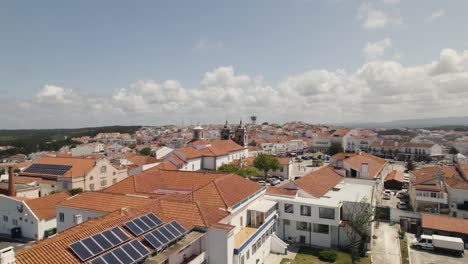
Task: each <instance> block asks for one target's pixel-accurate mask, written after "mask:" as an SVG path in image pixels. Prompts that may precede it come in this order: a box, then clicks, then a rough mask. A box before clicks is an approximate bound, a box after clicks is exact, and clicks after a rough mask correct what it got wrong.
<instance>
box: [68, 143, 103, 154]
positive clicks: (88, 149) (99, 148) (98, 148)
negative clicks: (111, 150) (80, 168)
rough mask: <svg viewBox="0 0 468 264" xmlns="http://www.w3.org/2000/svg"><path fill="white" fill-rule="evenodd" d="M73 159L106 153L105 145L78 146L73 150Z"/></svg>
mask: <svg viewBox="0 0 468 264" xmlns="http://www.w3.org/2000/svg"><path fill="white" fill-rule="evenodd" d="M70 151H71V155H72V157H80V156H85V155H89V154H93V153H101V152H104V151H105V145H104V144H103V143H89V144H83V145H79V146H76V147H74V148H72V149H71V150H70Z"/></svg>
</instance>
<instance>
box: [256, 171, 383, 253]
mask: <svg viewBox="0 0 468 264" xmlns="http://www.w3.org/2000/svg"><path fill="white" fill-rule="evenodd" d="M373 192H374V184H373V182H370V181H362V180H361V181H359V180H354V181H352V180H349V181H348V180H347V179H346V178H344V177H343V176H342V175H340V172H339V171H338V172H337V171H335V170H334V169H333V168H331V167H324V168H322V169H319V170H317V171H314V172H312V173H310V174H308V175H306V176H304V177H302V178H301V179H298V180H296V181H294V182H293V183H292V184H290V185H287V186H285V187H282V188H276V187H270V188H269V189H268V191H267V195H266V196H265V198H266V199H270V200H273V201H276V202H278V208H279V209H278V212H279V221H278V228H277V234H278V236H279V237H280V238H282V239H283V240H284V241H286V242H294V243H300V244H303V245H310V246H319V247H325V248H330V247H342V246H347V245H349V244H350V242H351V241H350V239H349V238H348V235H347V232H349V230H348V229H349V227H347V226H346V225H345V224H344V223H345V222H344V221H345V220H347V219H348V218H347V217H348V215H349V213H352V212H353V211H352V208H353V206H352V204H353V203H356V202H361V201H366V202H367V203H368V204H371V205H373V204H374V202H375V201H373V200H372V197H373ZM363 199H365V200H363ZM370 229H371V227H370V226H369V232H371V230H370ZM369 235H371V234H370V233H369Z"/></svg>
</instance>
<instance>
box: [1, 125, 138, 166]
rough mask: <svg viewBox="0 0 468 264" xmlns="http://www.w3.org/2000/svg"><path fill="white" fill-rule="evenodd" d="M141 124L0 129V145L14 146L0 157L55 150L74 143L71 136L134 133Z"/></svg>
mask: <svg viewBox="0 0 468 264" xmlns="http://www.w3.org/2000/svg"><path fill="white" fill-rule="evenodd" d="M140 127H141V126H106V127H86V128H72V129H17V130H0V145H9V146H14V147H15V148H13V149H9V150H6V151H3V152H0V158H1V157H6V156H9V155H14V154H18V153H23V154H29V153H31V152H35V151H57V150H58V149H60V148H61V147H62V146H66V145H74V144H76V142H73V141H72V140H71V138H73V137H82V136H95V135H97V134H98V133H106V132H120V133H130V134H132V133H134V132H135V131H137V130H138V129H140Z"/></svg>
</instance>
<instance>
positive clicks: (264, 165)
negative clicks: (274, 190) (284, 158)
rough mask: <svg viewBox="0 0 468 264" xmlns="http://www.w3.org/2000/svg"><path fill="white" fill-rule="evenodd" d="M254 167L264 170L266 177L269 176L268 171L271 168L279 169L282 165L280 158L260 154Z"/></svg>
mask: <svg viewBox="0 0 468 264" xmlns="http://www.w3.org/2000/svg"><path fill="white" fill-rule="evenodd" d="M253 164H254V167H255V168H257V169H259V170H261V171H263V172H264V175H265V179H267V178H268V174H267V173H268V171H269V170H277V169H279V168H280V167H281V165H280V163H279V160H278V159H277V158H275V157H273V156H270V155H266V154H260V155H258V157H256V158H255V160H254V162H253Z"/></svg>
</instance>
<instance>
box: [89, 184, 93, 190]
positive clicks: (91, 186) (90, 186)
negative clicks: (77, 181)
mask: <svg viewBox="0 0 468 264" xmlns="http://www.w3.org/2000/svg"><path fill="white" fill-rule="evenodd" d="M89 189H90V190H91V191H94V183H91V184H90V185H89Z"/></svg>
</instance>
